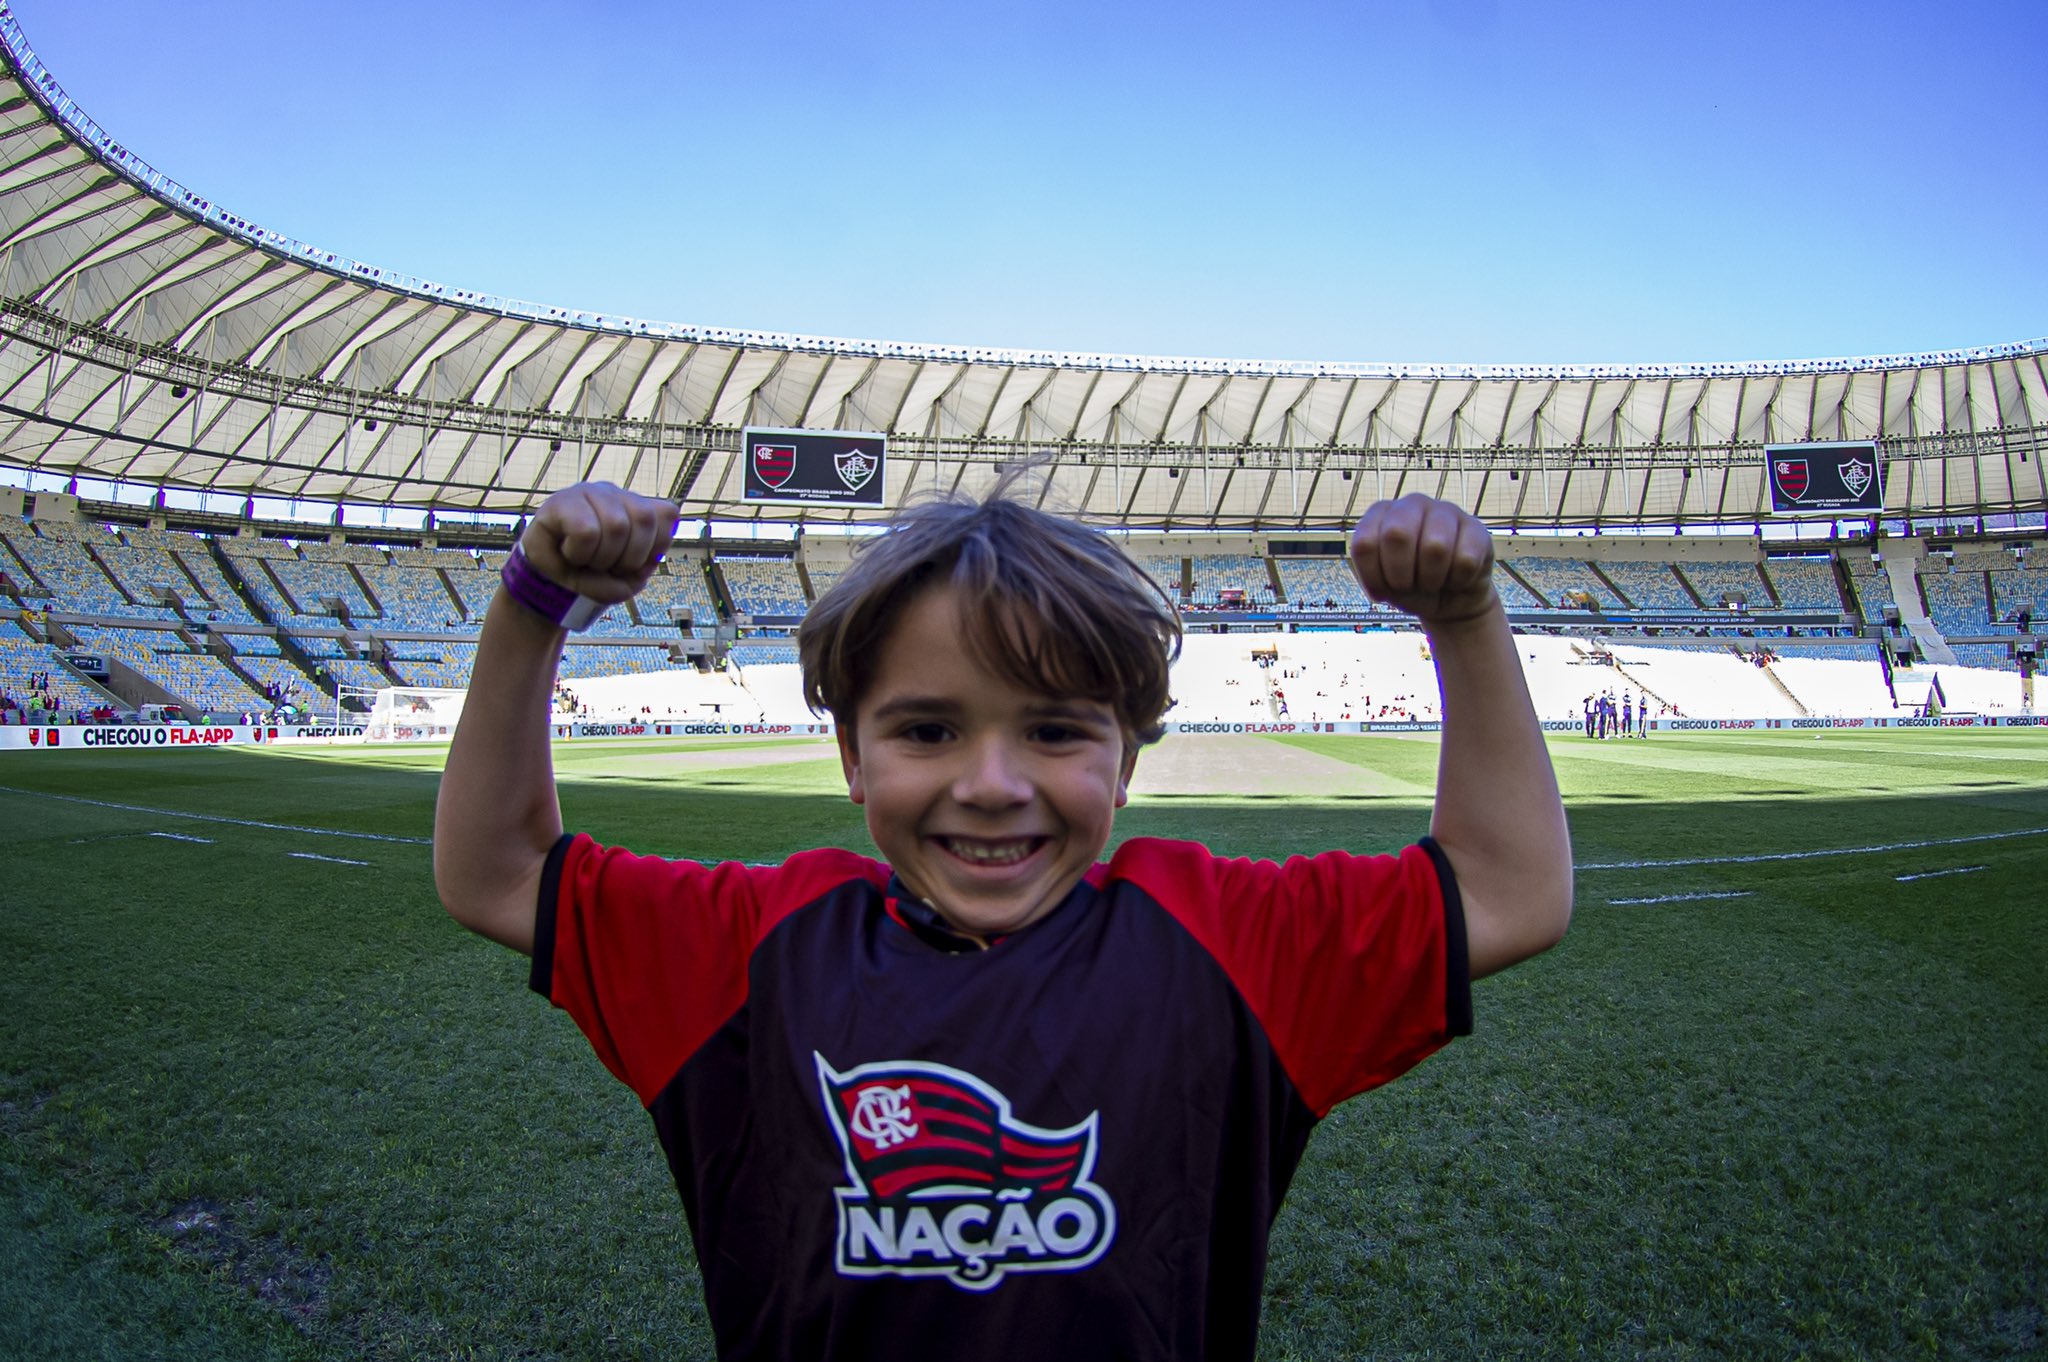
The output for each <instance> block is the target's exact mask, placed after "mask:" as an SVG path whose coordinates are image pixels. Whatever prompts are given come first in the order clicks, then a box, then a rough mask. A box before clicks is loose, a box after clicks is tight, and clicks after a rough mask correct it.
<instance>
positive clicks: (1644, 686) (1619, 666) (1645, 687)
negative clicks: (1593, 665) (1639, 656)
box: [1572, 643, 1677, 710]
mask: <svg viewBox="0 0 2048 1362" xmlns="http://www.w3.org/2000/svg"><path fill="white" fill-rule="evenodd" d="M1572 646H1573V647H1574V648H1577V647H1578V646H1579V645H1578V644H1576V643H1574V644H1573V645H1572ZM1583 651H1584V650H1583V649H1581V652H1583ZM1608 656H1609V657H1610V658H1612V659H1613V661H1612V664H1611V665H1612V666H1613V667H1614V674H1615V675H1616V676H1619V677H1620V678H1621V679H1622V680H1624V681H1626V682H1628V683H1629V684H1630V685H1631V686H1634V687H1635V688H1636V689H1637V690H1638V691H1640V692H1641V693H1642V694H1644V695H1647V696H1649V697H1650V698H1651V699H1652V700H1655V701H1656V702H1657V703H1658V704H1659V705H1662V706H1666V707H1668V708H1671V709H1673V710H1676V709H1677V706H1675V705H1673V704H1672V703H1671V701H1670V700H1669V699H1667V698H1666V697H1664V696H1662V695H1660V694H1658V693H1657V688H1656V687H1654V686H1652V685H1651V684H1650V683H1649V682H1647V681H1645V680H1643V678H1642V677H1640V676H1638V675H1637V674H1636V673H1635V672H1633V671H1631V670H1630V669H1629V667H1628V665H1627V664H1626V663H1624V662H1623V661H1622V660H1621V659H1620V658H1618V657H1614V655H1613V654H1612V653H1610V654H1608Z"/></svg>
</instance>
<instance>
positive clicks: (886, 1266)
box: [812, 1051, 1116, 1291]
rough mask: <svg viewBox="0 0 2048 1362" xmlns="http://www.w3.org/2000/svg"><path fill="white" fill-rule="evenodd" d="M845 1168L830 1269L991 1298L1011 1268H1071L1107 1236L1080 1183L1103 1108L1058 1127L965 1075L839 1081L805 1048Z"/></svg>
mask: <svg viewBox="0 0 2048 1362" xmlns="http://www.w3.org/2000/svg"><path fill="white" fill-rule="evenodd" d="M812 1058H813V1059H814V1060H815V1061H816V1062H817V1066H818V1089H819V1095H820V1096H821V1097H822V1099H823V1101H824V1106H825V1116H826V1119H827V1121H828V1123H829V1124H830V1125H831V1128H832V1133H833V1135H834V1136H835V1137H836V1138H837V1139H838V1141H839V1149H840V1152H841V1154H842V1155H843V1156H844V1157H845V1161H846V1180H847V1185H846V1186H843V1187H837V1188H834V1189H833V1196H834V1197H835V1198H836V1200H837V1201H838V1203H839V1240H838V1249H837V1252H836V1255H835V1265H836V1266H837V1267H838V1269H839V1271H840V1272H841V1273H844V1274H845V1275H847V1276H852V1277H879V1276H899V1277H944V1278H945V1279H947V1280H948V1281H950V1282H952V1283H953V1284H954V1285H955V1286H959V1287H963V1288H965V1289H967V1290H969V1291H987V1290H989V1289H991V1288H993V1287H994V1286H995V1285H996V1283H998V1282H1000V1281H1001V1280H1002V1279H1003V1276H1004V1274H1005V1273H1010V1272H1071V1271H1073V1270H1075V1269H1077V1268H1083V1267H1086V1266H1088V1265H1089V1264H1090V1263H1093V1262H1094V1261H1096V1260H1097V1259H1098V1258H1100V1257H1101V1256H1102V1255H1103V1253H1104V1252H1106V1251H1107V1250H1108V1248H1109V1245H1110V1241H1111V1240H1113V1239H1114V1238H1115V1237H1116V1207H1115V1205H1114V1204H1113V1203H1112V1202H1111V1201H1110V1199H1109V1195H1108V1193H1106V1192H1104V1191H1103V1189H1102V1188H1100V1187H1098V1186H1096V1185H1095V1183H1093V1182H1091V1181H1090V1180H1089V1179H1090V1178H1091V1177H1092V1175H1093V1174H1094V1171H1095V1156H1096V1139H1097V1134H1098V1127H1099V1118H1100V1113H1099V1112H1090V1113H1088V1116H1087V1118H1086V1119H1085V1120H1082V1121H1080V1122H1077V1123H1076V1124H1074V1125H1071V1126H1068V1127H1067V1128H1066V1129H1064V1130H1048V1129H1045V1128H1044V1127H1041V1126H1034V1125H1030V1124H1028V1123H1026V1122H1024V1121H1020V1120H1018V1119H1017V1118H1016V1116H1015V1115H1014V1114H1012V1112H1011V1110H1010V1100H1009V1098H1007V1097H1006V1096H1004V1095H1003V1094H1002V1093H1001V1092H998V1091H997V1090H996V1089H995V1088H992V1087H990V1086H989V1085H988V1084H987V1083H984V1082H983V1081H982V1080H981V1079H979V1078H976V1077H975V1076H974V1075H973V1074H970V1073H965V1072H963V1071H961V1070H959V1069H953V1068H948V1067H947V1066H945V1065H943V1064H928V1063H923V1062H919V1061H914V1060H895V1061H882V1062H879V1063H873V1064H861V1065H857V1066H856V1067H854V1068H853V1069H851V1070H849V1071H847V1072H846V1073H839V1072H838V1071H836V1070H834V1069H833V1068H832V1066H831V1065H830V1064H828V1063H826V1062H825V1057H824V1056H823V1055H821V1054H818V1053H817V1052H815V1051H813V1052H812Z"/></svg>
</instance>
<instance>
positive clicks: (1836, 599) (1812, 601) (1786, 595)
mask: <svg viewBox="0 0 2048 1362" xmlns="http://www.w3.org/2000/svg"><path fill="white" fill-rule="evenodd" d="M1763 573H1764V577H1765V578H1766V580H1767V581H1768V582H1769V584H1770V586H1771V587H1772V588H1774V589H1775V590H1776V591H1777V593H1778V604H1779V605H1781V606H1783V607H1784V608H1785V609H1787V610H1846V609H1847V607H1846V606H1845V605H1844V604H1843V603H1842V592H1841V589H1840V588H1839V587H1838V586H1836V585H1835V562H1834V555H1832V554H1826V555H1821V556H1815V557H1799V558H1792V557H1783V558H1767V559H1765V560H1764V565H1763Z"/></svg>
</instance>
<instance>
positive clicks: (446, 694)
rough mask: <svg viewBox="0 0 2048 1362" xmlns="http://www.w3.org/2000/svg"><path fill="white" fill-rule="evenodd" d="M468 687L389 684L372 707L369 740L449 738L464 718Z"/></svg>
mask: <svg viewBox="0 0 2048 1362" xmlns="http://www.w3.org/2000/svg"><path fill="white" fill-rule="evenodd" d="M468 694H469V692H468V691H466V690H429V689H426V688H424V687H419V686H385V687H384V688H383V689H381V690H379V691H378V692H377V698H376V701H375V702H374V703H373V704H371V706H370V722H369V723H368V724H367V725H366V726H365V728H364V731H363V737H364V739H365V740H366V741H368V742H419V741H422V740H430V739H434V738H446V737H448V736H449V735H450V734H452V733H454V732H455V721H456V720H458V719H460V718H461V717H462V702H463V700H464V698H465V697H467V696H468Z"/></svg>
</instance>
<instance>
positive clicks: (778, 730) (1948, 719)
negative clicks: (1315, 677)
mask: <svg viewBox="0 0 2048 1362" xmlns="http://www.w3.org/2000/svg"><path fill="white" fill-rule="evenodd" d="M1442 726H1443V725H1442V724H1440V723H1438V722H1437V721H1436V720H1434V719H1399V720H1380V721H1378V722H1375V723H1366V722H1362V721H1360V720H1357V719H1340V720H1336V721H1334V722H1328V723H1306V722H1304V723H1290V722H1287V721H1285V720H1282V721H1281V722H1278V723H1223V722H1217V723H1172V724H1168V725H1166V731H1167V732H1168V733H1210V734H1217V733H1223V734H1250V735H1252V736H1272V735H1280V734H1290V733H1434V732H1436V731H1437V730H1438V729H1440V728H1441V727H1442ZM1827 728H1834V729H1872V728H2048V714H1944V715H1941V716H1940V717H1938V718H1931V719H1919V718H1913V719H1902V718H1899V717H1897V716H1895V715H1890V714H1884V715H1870V716H1866V717H1856V718H1805V719H1652V720H1650V732H1652V733H1731V732H1734V733H1740V732H1748V731H1754V730H1762V729H1803V730H1804V729H1815V730H1817V729H1827ZM1543 729H1544V731H1545V732H1546V733H1583V732H1585V724H1584V723H1583V722H1582V721H1580V720H1577V719H1545V720H1544V721H1543ZM553 733H554V736H555V738H556V739H557V740H558V741H564V742H567V741H573V740H575V739H579V738H580V739H588V738H640V739H649V738H695V737H713V738H824V737H830V736H831V735H832V725H831V724H829V723H811V724H709V723H701V724H700V723H676V722H673V721H669V722H663V723H612V724H601V723H591V724H583V723H578V724H556V725H554V726H553ZM407 736H410V737H416V738H418V739H421V740H438V741H441V742H446V741H447V740H448V733H447V732H446V731H445V730H443V731H440V732H438V733H432V734H429V733H427V732H425V731H421V732H419V733H417V734H408V735H407ZM362 741H364V731H363V727H362V725H360V724H343V725H341V726H340V727H336V726H334V725H332V724H264V725H260V726H252V727H242V726H240V725H236V726H233V727H226V728H206V727H203V726H201V725H198V724H4V725H0V752H5V751H16V752H24V751H36V752H77V751H81V750H83V751H90V752H106V751H135V750H137V749H141V748H150V749H154V750H157V751H164V752H173V751H176V752H190V751H195V750H197V749H199V748H204V747H254V746H266V747H267V746H277V745H282V746H290V745H292V744H294V743H332V742H362Z"/></svg>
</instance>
